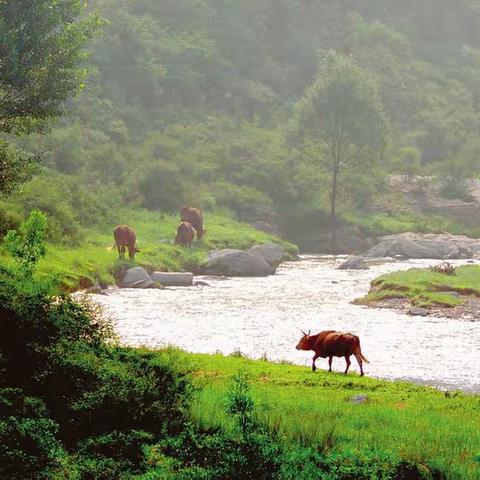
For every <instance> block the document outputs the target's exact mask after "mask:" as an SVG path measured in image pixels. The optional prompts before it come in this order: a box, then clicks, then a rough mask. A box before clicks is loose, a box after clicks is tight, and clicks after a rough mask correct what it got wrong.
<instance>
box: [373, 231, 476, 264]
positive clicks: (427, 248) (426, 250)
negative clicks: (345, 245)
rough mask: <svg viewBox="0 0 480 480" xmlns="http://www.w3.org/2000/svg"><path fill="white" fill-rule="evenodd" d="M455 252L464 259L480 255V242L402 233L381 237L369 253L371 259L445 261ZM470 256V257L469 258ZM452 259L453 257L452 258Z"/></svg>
mask: <svg viewBox="0 0 480 480" xmlns="http://www.w3.org/2000/svg"><path fill="white" fill-rule="evenodd" d="M452 252H455V253H454V255H456V254H458V255H462V258H471V257H474V256H476V255H479V254H480V240H479V239H474V238H469V237H466V236H464V235H450V234H446V233H442V234H425V235H422V234H419V233H411V232H407V233H401V234H397V235H387V236H385V237H381V238H380V239H379V240H378V243H377V244H376V245H375V246H374V247H372V248H371V249H370V250H369V251H368V252H367V254H366V255H367V256H369V257H396V256H398V255H402V256H404V257H406V258H434V259H439V260H440V259H444V258H445V257H447V256H449V255H451V254H452ZM467 255H469V256H470V257H467ZM450 258H452V257H450Z"/></svg>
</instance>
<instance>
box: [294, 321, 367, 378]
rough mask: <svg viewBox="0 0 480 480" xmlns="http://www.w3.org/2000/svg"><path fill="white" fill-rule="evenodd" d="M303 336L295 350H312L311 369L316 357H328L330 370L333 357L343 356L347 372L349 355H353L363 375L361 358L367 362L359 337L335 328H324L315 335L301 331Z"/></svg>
mask: <svg viewBox="0 0 480 480" xmlns="http://www.w3.org/2000/svg"><path fill="white" fill-rule="evenodd" d="M302 333H303V337H302V338H301V339H300V341H299V342H298V345H297V347H296V348H297V350H313V351H314V352H315V355H314V356H313V363H312V370H313V371H315V370H316V369H317V367H316V366H315V360H316V359H317V358H318V357H322V358H326V357H328V366H329V369H328V371H329V372H331V371H332V360H333V357H345V360H346V362H347V368H346V369H345V374H347V373H348V369H349V367H350V355H355V358H356V359H357V362H358V364H359V365H360V375H361V376H363V366H362V360H363V361H364V362H366V363H369V362H368V360H367V359H366V358H365V357H364V356H363V355H362V350H361V348H360V339H359V338H358V337H357V336H356V335H353V334H352V333H341V332H336V331H335V330H325V331H323V332H320V333H317V335H310V331H309V332H308V333H305V332H304V331H302Z"/></svg>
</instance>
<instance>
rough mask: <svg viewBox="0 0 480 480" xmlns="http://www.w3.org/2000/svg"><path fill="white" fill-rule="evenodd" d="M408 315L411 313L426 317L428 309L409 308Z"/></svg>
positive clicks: (414, 315)
mask: <svg viewBox="0 0 480 480" xmlns="http://www.w3.org/2000/svg"><path fill="white" fill-rule="evenodd" d="M407 314H408V315H411V316H412V317H426V316H427V315H428V310H427V309H426V308H418V307H414V308H410V310H408V312H407Z"/></svg>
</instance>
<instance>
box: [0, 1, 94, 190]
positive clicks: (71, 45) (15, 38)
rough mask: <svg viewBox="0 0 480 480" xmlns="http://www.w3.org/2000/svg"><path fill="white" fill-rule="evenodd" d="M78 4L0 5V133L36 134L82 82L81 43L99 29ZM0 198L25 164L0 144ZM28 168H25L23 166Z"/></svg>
mask: <svg viewBox="0 0 480 480" xmlns="http://www.w3.org/2000/svg"><path fill="white" fill-rule="evenodd" d="M85 5H86V2H84V1H81V0H0V133H2V132H3V133H10V134H22V133H30V132H33V131H41V130H42V129H43V128H44V127H45V125H46V124H47V120H48V119H50V118H53V117H56V116H58V115H60V114H61V113H63V110H64V109H63V107H64V104H65V101H66V100H67V99H68V98H69V97H70V96H72V95H73V94H74V93H75V92H76V91H78V89H79V87H81V85H82V82H83V80H84V79H85V76H86V70H85V68H83V67H82V65H81V64H82V60H83V59H84V57H85V55H86V52H85V50H84V47H85V44H86V42H87V41H88V40H89V39H90V38H91V37H92V35H93V33H94V31H95V30H96V29H97V27H98V26H99V24H100V21H99V19H98V17H97V16H96V15H89V16H85V17H83V18H81V16H82V14H83V13H84V10H85ZM0 147H1V148H0V166H1V171H0V179H1V181H0V193H2V191H3V192H4V191H5V189H4V188H3V187H2V185H3V184H4V183H5V184H6V185H7V184H8V186H9V189H10V188H11V186H12V185H13V184H14V183H15V182H17V181H22V180H24V179H25V175H26V170H25V169H24V168H23V166H26V165H27V163H28V162H25V161H24V160H22V159H19V158H18V157H16V156H15V155H14V154H13V152H12V150H11V149H7V148H6V147H5V146H4V145H3V144H0ZM28 168H30V166H28Z"/></svg>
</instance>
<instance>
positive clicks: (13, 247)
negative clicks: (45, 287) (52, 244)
mask: <svg viewBox="0 0 480 480" xmlns="http://www.w3.org/2000/svg"><path fill="white" fill-rule="evenodd" d="M46 235H47V218H46V217H45V215H44V214H43V213H41V212H39V211H38V210H33V211H32V212H31V213H30V216H29V217H28V220H27V221H26V222H24V223H23V224H22V226H21V228H20V233H19V232H17V231H16V230H10V231H9V232H8V233H7V235H6V236H5V238H4V240H3V243H4V245H5V247H6V249H7V251H8V252H9V253H10V254H11V255H12V257H13V258H14V260H15V261H16V262H17V264H18V267H19V269H20V270H21V271H22V272H23V273H24V274H29V275H30V274H31V273H32V272H33V270H34V268H35V266H36V264H37V263H38V261H39V260H40V258H41V257H43V256H44V255H45V253H46V251H47V246H46V244H45V240H46Z"/></svg>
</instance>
